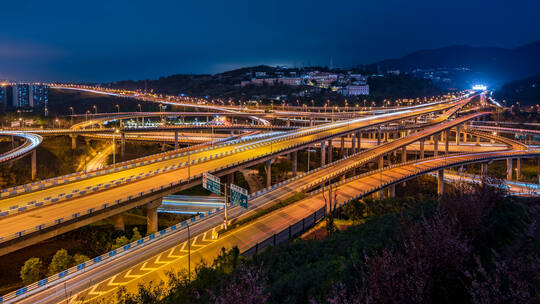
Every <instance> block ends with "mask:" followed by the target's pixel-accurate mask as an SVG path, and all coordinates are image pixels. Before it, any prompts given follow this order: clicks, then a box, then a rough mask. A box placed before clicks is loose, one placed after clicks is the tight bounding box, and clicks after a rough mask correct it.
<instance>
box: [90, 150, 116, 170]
mask: <svg viewBox="0 0 540 304" xmlns="http://www.w3.org/2000/svg"><path fill="white" fill-rule="evenodd" d="M112 152H113V147H112V145H107V146H106V147H105V148H104V149H102V150H101V151H98V153H97V154H96V155H95V156H94V157H93V158H91V159H90V160H89V161H88V162H87V163H86V170H87V171H96V170H99V169H102V168H103V167H105V166H106V165H107V159H108V158H109V155H111V154H112Z"/></svg>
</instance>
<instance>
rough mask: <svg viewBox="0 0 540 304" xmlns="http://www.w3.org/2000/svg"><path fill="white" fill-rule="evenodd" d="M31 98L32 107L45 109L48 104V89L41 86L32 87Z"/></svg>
mask: <svg viewBox="0 0 540 304" xmlns="http://www.w3.org/2000/svg"><path fill="white" fill-rule="evenodd" d="M32 98H33V104H34V107H39V108H47V106H48V104H49V87H48V86H46V85H42V84H34V85H33V86H32Z"/></svg>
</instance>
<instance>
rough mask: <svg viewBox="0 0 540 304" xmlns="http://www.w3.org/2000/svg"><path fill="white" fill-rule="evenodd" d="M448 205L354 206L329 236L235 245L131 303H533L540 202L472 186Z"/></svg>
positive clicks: (127, 299) (390, 202)
mask: <svg viewBox="0 0 540 304" xmlns="http://www.w3.org/2000/svg"><path fill="white" fill-rule="evenodd" d="M450 192H451V193H449V194H448V195H447V196H445V197H443V198H442V199H440V200H435V199H422V200H420V199H418V198H414V197H404V198H403V197H402V198H392V199H385V200H382V201H375V200H362V201H353V202H351V203H350V204H348V205H347V206H346V207H345V208H343V213H342V214H341V215H340V216H344V217H350V218H351V219H352V220H354V223H355V225H354V226H353V227H350V228H349V229H347V230H345V231H341V232H335V233H332V234H329V235H328V237H326V238H325V239H324V240H320V241H304V240H301V239H299V240H295V241H294V242H291V243H288V244H283V245H280V246H277V247H273V248H269V249H267V250H266V251H264V252H262V253H260V254H259V255H256V256H254V257H253V258H250V259H243V258H241V257H239V256H238V250H237V249H236V248H235V249H233V250H231V251H229V252H225V251H223V252H222V254H221V255H220V257H219V258H218V259H217V260H216V261H214V263H213V264H212V265H199V266H197V268H196V271H195V275H194V278H192V280H191V281H190V280H189V279H188V277H187V274H186V273H185V272H182V273H178V274H174V275H172V274H171V278H172V280H171V284H170V286H163V285H158V286H153V287H149V286H141V287H140V290H139V292H138V293H137V294H134V295H126V294H125V292H124V293H120V294H119V299H120V301H121V302H123V303H153V302H160V303H180V302H181V303H210V302H213V303H534V302H536V300H537V297H538V286H540V284H539V283H540V282H539V279H538V272H539V270H540V264H539V255H538V254H539V251H540V246H539V245H538V224H537V220H538V214H539V213H538V212H539V211H540V205H539V204H538V203H539V201H538V200H537V199H515V198H511V197H508V196H505V193H504V192H503V191H502V190H501V189H500V188H493V187H489V186H487V185H479V186H468V187H462V188H457V189H455V191H450Z"/></svg>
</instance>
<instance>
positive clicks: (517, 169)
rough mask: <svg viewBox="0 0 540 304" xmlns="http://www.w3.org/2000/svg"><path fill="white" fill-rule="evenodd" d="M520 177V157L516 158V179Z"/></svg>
mask: <svg viewBox="0 0 540 304" xmlns="http://www.w3.org/2000/svg"><path fill="white" fill-rule="evenodd" d="M520 178H521V158H517V159H516V180H519V179H520Z"/></svg>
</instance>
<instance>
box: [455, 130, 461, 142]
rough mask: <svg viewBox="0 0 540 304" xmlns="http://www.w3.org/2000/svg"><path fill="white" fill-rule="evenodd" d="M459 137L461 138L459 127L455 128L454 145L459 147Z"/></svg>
mask: <svg viewBox="0 0 540 304" xmlns="http://www.w3.org/2000/svg"><path fill="white" fill-rule="evenodd" d="M460 136H461V127H460V126H456V145H457V146H459V141H460Z"/></svg>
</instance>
